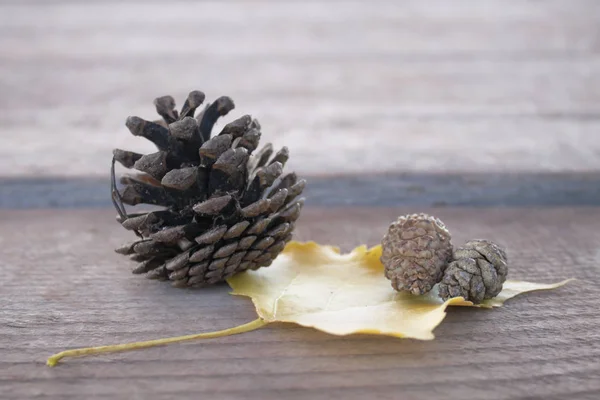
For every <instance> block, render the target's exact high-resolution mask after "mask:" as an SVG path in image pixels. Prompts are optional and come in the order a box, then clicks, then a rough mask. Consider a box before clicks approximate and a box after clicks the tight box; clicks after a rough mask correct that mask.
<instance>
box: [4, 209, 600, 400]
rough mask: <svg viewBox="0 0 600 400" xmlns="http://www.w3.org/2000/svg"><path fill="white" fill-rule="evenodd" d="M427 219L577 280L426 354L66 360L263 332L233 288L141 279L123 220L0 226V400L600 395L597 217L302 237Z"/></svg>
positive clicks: (527, 269)
mask: <svg viewBox="0 0 600 400" xmlns="http://www.w3.org/2000/svg"><path fill="white" fill-rule="evenodd" d="M415 211H429V212H433V213H435V215H437V216H439V217H441V218H442V219H443V220H444V222H445V223H446V224H447V225H448V226H449V228H450V230H451V231H452V233H453V238H454V242H455V243H457V244H460V243H463V242H464V241H465V240H467V239H470V238H475V237H485V238H488V239H491V240H494V241H497V242H498V243H501V244H503V245H506V246H507V247H508V256H509V260H510V264H511V270H510V278H513V279H529V280H536V281H543V282H551V281H557V280H560V279H563V278H567V277H576V278H578V279H579V281H578V282H574V283H571V284H569V285H568V286H566V287H563V288H561V289H558V290H555V291H552V292H541V293H534V294H528V295H523V296H521V297H520V298H517V299H514V300H511V301H509V302H508V303H507V304H506V306H505V307H504V308H502V309H496V310H474V309H462V308H454V309H451V310H450V311H449V315H448V317H447V319H446V320H445V321H444V322H443V323H442V325H441V326H440V327H438V328H437V329H436V331H435V334H436V336H437V338H436V339H435V340H434V341H430V342H419V341H413V340H401V339H393V338H380V337H372V336H366V335H357V336H349V337H334V336H329V335H326V334H324V333H319V332H317V331H314V330H311V329H307V328H300V327H296V326H293V325H285V324H281V325H273V326H269V327H267V328H265V329H263V330H259V331H256V332H252V333H247V334H244V335H240V336H233V337H227V338H222V339H215V340H208V341H199V342H196V343H187V344H182V345H172V346H167V347H163V348H157V349H150V350H143V351H138V352H130V353H123V354H116V355H110V356H102V357H96V358H87V359H70V360H65V362H64V363H62V364H60V365H59V366H58V367H56V368H54V369H49V368H47V367H45V366H44V361H45V357H46V356H48V355H49V354H50V353H52V352H56V351H60V350H63V349H65V348H73V347H79V346H87V345H102V344H107V343H115V342H123V341H131V340H142V339H151V338H156V337H161V336H170V335H180V334H186V333H192V332H201V331H210V330H215V329H224V328H228V327H232V326H234V325H238V324H241V323H244V322H247V321H250V320H252V319H253V318H254V316H255V314H254V312H253V308H252V305H251V304H250V301H248V300H247V299H244V298H236V297H233V296H229V295H228V294H227V292H228V290H227V287H225V286H218V287H214V288H209V289H200V290H182V289H174V288H172V287H170V285H168V284H164V283H160V282H155V281H148V280H146V279H141V278H140V277H139V276H135V275H131V274H130V272H129V269H130V268H133V267H134V263H131V264H130V263H129V262H128V261H127V260H126V259H124V258H123V257H122V256H120V255H118V254H115V253H113V251H112V249H113V248H114V247H117V246H118V245H120V244H121V243H122V242H123V241H125V240H127V238H130V239H134V238H133V237H132V235H131V232H128V231H125V230H124V229H122V228H121V227H120V226H119V225H118V224H117V223H116V222H114V219H113V217H114V215H113V214H114V213H113V212H112V211H87V210H53V211H45V210H38V211H0V243H1V247H0V271H2V279H0V294H1V296H0V393H2V398H3V399H4V398H6V399H26V398H33V397H42V398H45V397H50V398H67V399H71V398H72V399H75V398H86V399H95V398H99V399H103V398H124V399H125V398H127V399H131V398H144V399H167V398H174V397H175V398H178V399H187V398H189V399H198V398H205V397H206V398H211V399H238V398H245V399H282V398H285V399H305V398H313V399H334V398H346V399H366V398H381V399H398V398H403V399H423V398H445V399H467V398H469V399H479V398H486V399H492V400H495V399H517V398H540V399H541V398H544V399H565V398H569V399H578V398H596V397H594V396H597V395H598V394H599V393H600V379H598V377H599V376H600V336H599V335H598V332H597V331H598V325H599V324H600V311H598V307H597V299H598V296H599V295H600V289H598V285H599V284H600V279H599V278H598V276H599V272H600V271H599V267H598V265H599V257H600V253H599V250H598V249H599V247H598V246H599V245H598V243H600V231H599V230H598V229H597V227H598V226H600V209H598V208H579V209H573V208H553V209H541V210H539V209H538V210H536V209H477V210H473V209H451V208H445V209H436V210H427V209H415V208H411V209H407V208H403V209H369V208H362V209H361V208H346V209H343V208H342V209H340V208H338V209H331V208H330V209H319V208H308V209H306V210H305V211H304V212H303V216H302V217H301V219H300V220H299V222H298V233H299V234H298V238H299V239H303V240H307V239H314V240H317V241H319V242H324V243H331V244H337V245H340V246H341V247H342V248H343V249H344V250H348V249H350V248H352V247H353V246H355V245H357V244H361V243H368V244H375V243H377V242H378V240H380V238H381V236H382V235H383V232H385V230H386V228H387V225H388V223H389V222H390V221H391V220H392V219H393V218H395V216H396V215H398V214H400V213H406V212H415Z"/></svg>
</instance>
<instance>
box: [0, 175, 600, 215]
mask: <svg viewBox="0 0 600 400" xmlns="http://www.w3.org/2000/svg"><path fill="white" fill-rule="evenodd" d="M302 177H303V178H306V179H307V181H308V184H307V187H306V189H305V190H304V192H303V196H304V197H306V201H307V204H308V205H311V206H328V207H340V206H368V207H382V206H383V207H389V206H393V207H397V206H419V207H427V206H451V207H452V206H459V207H473V206H477V207H481V206H487V207H497V206H510V207H515V206H516V207H534V206H542V207H546V206H571V207H581V206H597V205H600V173H597V172H590V173H554V174H549V173H529V174H528V173H519V174H511V173H508V174H507V173H504V174H480V173H479V174H478V173H461V174H451V173H443V174H435V173H405V174H371V173H367V174H361V175H328V176H327V175H325V176H304V175H303V176H302ZM109 193H110V184H109V182H108V179H107V177H102V178H90V177H87V178H66V177H53V178H44V177H43V178H0V209H31V208H90V207H102V208H110V207H112V202H111V199H110V196H109ZM131 212H135V209H134V208H133V207H132V208H131Z"/></svg>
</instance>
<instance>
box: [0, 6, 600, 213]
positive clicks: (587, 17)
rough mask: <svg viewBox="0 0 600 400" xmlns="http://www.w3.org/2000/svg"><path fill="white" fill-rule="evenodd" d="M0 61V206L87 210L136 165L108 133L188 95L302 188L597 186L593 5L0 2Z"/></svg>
mask: <svg viewBox="0 0 600 400" xmlns="http://www.w3.org/2000/svg"><path fill="white" fill-rule="evenodd" d="M0 60H1V61H0V135H1V136H0V139H1V146H0V177H1V179H3V180H2V182H3V185H2V187H3V189H2V190H3V192H2V198H3V200H2V202H3V203H2V204H4V205H12V206H18V205H19V204H20V203H19V204H17V203H16V202H15V201H9V200H7V199H8V197H9V196H10V197H12V198H17V197H20V198H22V197H24V193H29V194H30V195H29V196H25V197H36V196H33V195H32V193H38V194H39V193H40V192H39V191H38V192H31V190H32V189H31V187H29V186H28V187H29V189H23V186H22V184H23V182H29V184H31V182H32V179H35V180H36V182H37V183H36V184H37V185H38V186H37V187H38V189H39V188H40V187H41V186H39V185H42V186H43V185H44V184H45V182H46V183H48V182H54V181H52V179H56V178H61V182H63V183H64V182H66V181H65V180H64V178H65V177H68V178H74V179H75V180H71V181H68V182H71V183H72V184H73V185H75V187H79V188H83V187H84V186H85V185H86V184H89V185H91V186H90V187H88V188H85V189H81V190H82V191H83V192H85V193H90V190H92V188H97V187H98V186H97V185H96V184H95V183H94V184H91V183H89V182H92V181H93V180H94V179H104V180H102V182H104V183H105V178H106V177H107V175H108V171H109V164H110V158H111V150H112V149H113V148H114V147H120V148H125V149H129V150H135V151H139V152H150V151H153V150H152V149H153V146H152V145H151V144H150V143H149V142H146V141H145V140H144V139H141V138H135V137H133V136H132V135H131V134H130V133H129V131H128V130H127V128H126V127H125V125H124V122H125V119H126V117H127V116H129V115H137V116H140V117H142V118H145V119H153V118H155V117H156V114H155V111H154V106H153V105H152V101H153V99H154V98H155V97H158V96H162V95H166V94H170V95H172V96H174V97H175V99H176V100H177V102H178V106H181V105H182V104H183V101H184V99H185V98H186V96H187V93H188V92H189V91H191V90H194V89H198V90H201V91H203V92H205V93H206V95H207V101H212V100H213V99H215V98H217V97H219V96H221V95H227V96H230V97H232V98H233V99H234V101H235V103H236V109H235V110H234V111H233V112H232V113H230V114H229V115H228V116H227V117H226V118H225V119H222V120H221V121H220V125H221V126H222V125H223V123H226V122H228V121H231V120H233V119H234V118H235V117H237V116H240V115H243V114H252V115H253V116H254V117H255V118H257V119H258V120H259V121H260V122H261V125H262V127H263V129H262V131H263V137H262V142H263V143H266V142H269V141H270V142H272V143H273V144H274V145H275V146H276V147H279V146H283V145H287V146H288V147H289V148H290V150H291V159H290V162H289V164H288V165H289V168H292V169H295V170H296V171H298V172H299V173H301V174H304V175H310V176H319V175H321V176H322V175H339V174H342V175H345V176H348V175H352V174H361V175H365V174H377V173H386V174H388V175H390V174H392V175H397V174H412V175H410V176H411V177H413V178H414V179H415V180H416V181H415V182H416V183H415V182H412V181H411V182H410V183H407V184H406V185H405V189H406V188H408V189H410V188H413V187H414V186H415V185H416V187H417V189H414V188H413V189H412V192H413V193H418V192H419V190H421V189H419V187H421V186H422V185H421V184H420V183H419V182H421V181H420V180H419V179H420V178H419V177H418V176H419V174H454V175H453V176H463V175H464V174H472V173H489V174H492V175H494V174H495V175H494V176H500V178H498V179H500V181H502V182H505V180H506V179H509V178H506V176H512V175H513V174H517V173H518V174H534V175H535V174H547V173H563V174H564V173H576V174H579V175H577V176H578V177H579V178H577V179H578V182H579V183H577V184H576V185H575V186H576V187H575V188H571V189H572V190H575V191H577V190H584V189H586V188H587V189H589V188H590V186H593V187H598V186H599V185H597V183H598V182H600V179H598V175H597V174H596V173H595V172H596V171H600V129H599V128H600V2H599V1H596V0H568V1H567V0H548V1H526V0H514V1H505V0H456V1H452V2H449V1H443V0H439V1H435V0H433V1H420V0H415V1H369V2H366V1H362V2H361V1H344V0H341V1H320V2H309V1H274V0H272V1H191V0H190V1H173V2H165V1H153V0H148V1H142V0H124V1H116V0H115V1H112V0H109V1H100V0H90V1H85V2H78V1H71V0H18V1H17V0H14V1H7V0H4V1H1V2H0ZM217 129H218V127H217ZM590 173H591V175H590ZM415 174H416V175H415ZM457 174H458V175H457ZM498 174H500V175H498ZM581 174H584V175H581ZM415 176H416V178H415ZM523 176H525V175H523ZM536 176H537V175H535V176H534V177H533V178H531V177H530V178H528V179H529V180H528V181H527V182H529V183H526V184H522V185H521V186H523V187H525V188H527V187H529V186H531V182H536V181H537V182H539V181H540V180H539V179H537V178H536ZM581 176H585V179H580V177H581ZM90 179H91V180H90ZM411 179H412V178H411ZM503 179H504V180H503ZM510 179H512V178H510ZM510 179H509V180H510ZM532 179H533V180H532ZM569 179H571V178H569ZM577 179H576V180H577ZM542 180H543V179H542ZM442 181H444V182H445V180H444V179H442ZM462 181H463V180H461V182H462ZM571 181H572V179H571V180H569V182H571ZM94 182H95V181H94ZM316 182H318V180H316ZM511 182H512V181H511ZM553 182H554V181H553ZM561 182H563V184H564V180H562V181H561ZM590 182H592V183H593V184H591V183H590ZM505 184H506V185H509V184H508V183H505ZM419 185H421V186H419ZM432 185H433V183H432V184H431V185H430V186H432ZM594 185H595V186H594ZM46 186H47V187H46V189H45V190H46V191H51V190H52V189H49V187H56V185H54V184H47V185H46ZM425 186H427V184H425ZM433 186H435V185H433ZM433 186H432V187H433ZM450 186H453V184H452V185H450ZM567 186H568V185H567ZM569 187H570V186H569ZM408 189H407V190H408ZM587 189H586V190H587ZM23 190H25V192H23ZM27 190H30V192H27ZM40 190H41V189H40ZM102 190H104V192H102V194H101V195H100V194H99V195H98V196H103V197H102V199H103V200H102V201H105V202H106V204H109V202H108V197H107V196H106V192H105V189H104V187H103V186H102ZM365 190H367V189H365ZM486 190H487V189H486ZM92 191H93V190H92ZM484 191H485V190H484V189H482V192H484ZM43 193H44V192H43V191H42V196H43ZM594 193H595V194H594V196H597V195H598V193H597V192H594ZM47 195H48V196H50V194H47ZM82 195H83V194H82ZM98 196H97V198H100V197H98ZM38 197H39V196H38ZM94 199H96V197H94ZM92 200H93V199H86V200H82V202H83V203H85V202H86V201H90V202H91V201H92ZM595 200H597V198H594V201H595ZM22 201H24V200H22ZM56 201H58V203H56ZM56 201H55V203H56V204H59V203H60V201H59V200H56ZM94 201H95V200H94ZM55 203H52V202H51V203H48V204H49V205H52V204H55ZM27 204H29V203H27ZM60 204H63V203H60ZM77 204H79V203H77Z"/></svg>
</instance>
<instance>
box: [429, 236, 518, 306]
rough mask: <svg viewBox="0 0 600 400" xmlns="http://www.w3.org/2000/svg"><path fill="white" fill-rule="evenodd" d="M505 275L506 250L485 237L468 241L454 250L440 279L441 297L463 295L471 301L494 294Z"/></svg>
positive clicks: (506, 268)
mask: <svg viewBox="0 0 600 400" xmlns="http://www.w3.org/2000/svg"><path fill="white" fill-rule="evenodd" d="M507 274H508V266H507V258H506V252H505V251H504V250H503V249H502V248H501V247H500V246H498V245H497V244H495V243H492V242H490V241H487V240H470V241H468V242H467V243H465V245H464V246H462V247H460V248H458V249H456V250H455V251H454V254H453V261H452V262H451V263H450V265H449V266H448V268H446V272H445V273H444V277H443V278H442V281H441V282H440V297H441V298H442V299H444V300H447V299H450V298H452V297H459V296H460V297H463V298H464V299H465V300H469V301H472V302H473V303H481V302H482V301H483V300H485V299H491V298H493V297H496V296H497V295H498V293H500V291H501V290H502V284H503V283H504V281H506V275H507Z"/></svg>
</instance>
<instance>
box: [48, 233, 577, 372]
mask: <svg viewBox="0 0 600 400" xmlns="http://www.w3.org/2000/svg"><path fill="white" fill-rule="evenodd" d="M380 256H381V247H380V246H376V247H373V248H371V249H367V247H365V246H361V247H357V248H356V249H354V250H353V251H352V252H351V253H349V254H340V252H339V250H338V249H337V248H335V247H331V246H322V245H319V244H317V243H314V242H310V243H299V242H291V243H289V244H288V246H287V247H286V248H285V250H284V251H283V252H282V253H281V254H280V255H279V256H278V257H277V258H276V259H275V260H274V262H273V264H272V265H271V266H270V267H268V268H261V269H259V270H257V271H246V272H243V273H240V274H237V275H236V276H234V277H232V278H230V279H228V281H227V282H228V283H229V285H230V286H231V288H232V289H233V292H232V293H231V294H234V295H240V296H247V297H250V298H251V299H252V301H253V303H254V306H255V307H256V312H257V314H258V317H259V318H258V319H257V320H255V321H252V322H249V323H247V324H244V325H240V326H238V327H234V328H231V329H226V330H223V331H218V332H208V333H200V334H195V335H187V336H180V337H174V338H166V339H157V340H150V341H146V342H136V343H127V344H119V345H110V346H100V347H91V348H84V349H74V350H67V351H63V352H61V353H58V354H55V355H53V356H51V357H50V358H48V361H47V364H48V365H49V366H54V365H56V363H57V362H58V361H59V360H60V359H62V358H64V357H71V356H83V355H91V354H101V353H112V352H117V351H127V350H135V349H142V348H148V347H153V346H159V345H164V344H168V343H175V342H182V341H187V340H196V339H208V338H215V337H221V336H228V335H234V334H238V333H244V332H249V331H252V330H255V329H258V328H260V327H262V326H264V325H266V324H268V323H272V322H289V323H296V324H299V325H302V326H307V327H312V328H315V329H318V330H321V331H323V332H327V333H330V334H333V335H349V334H353V333H366V334H378V335H389V336H396V337H408V338H414V339H422V340H430V339H433V338H434V336H433V330H434V329H435V327H436V326H437V325H439V324H440V322H442V320H443V319H444V317H445V315H446V311H445V310H446V307H447V306H448V305H459V306H471V307H474V306H476V307H488V308H490V307H499V306H501V305H502V304H503V303H504V301H506V300H508V299H510V298H512V297H514V296H516V295H518V294H521V293H525V292H529V291H533V290H542V289H552V288H556V287H559V286H561V285H564V284H565V283H566V282H568V281H563V282H559V283H555V284H538V283H530V282H520V281H506V282H505V283H504V289H503V290H502V292H501V293H500V294H499V295H498V296H497V297H495V298H493V299H490V300H487V301H485V302H484V303H482V304H479V305H474V304H472V303H471V302H468V301H464V300H463V299H462V298H454V299H449V300H448V301H446V302H444V301H442V300H441V299H440V298H439V296H438V295H437V289H434V290H432V291H431V292H430V293H429V294H427V295H425V296H414V295H411V294H408V293H398V292H395V291H394V290H393V289H392V287H391V285H390V283H389V281H388V280H387V279H385V277H384V275H383V265H382V264H381V262H380V261H379V258H380Z"/></svg>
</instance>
